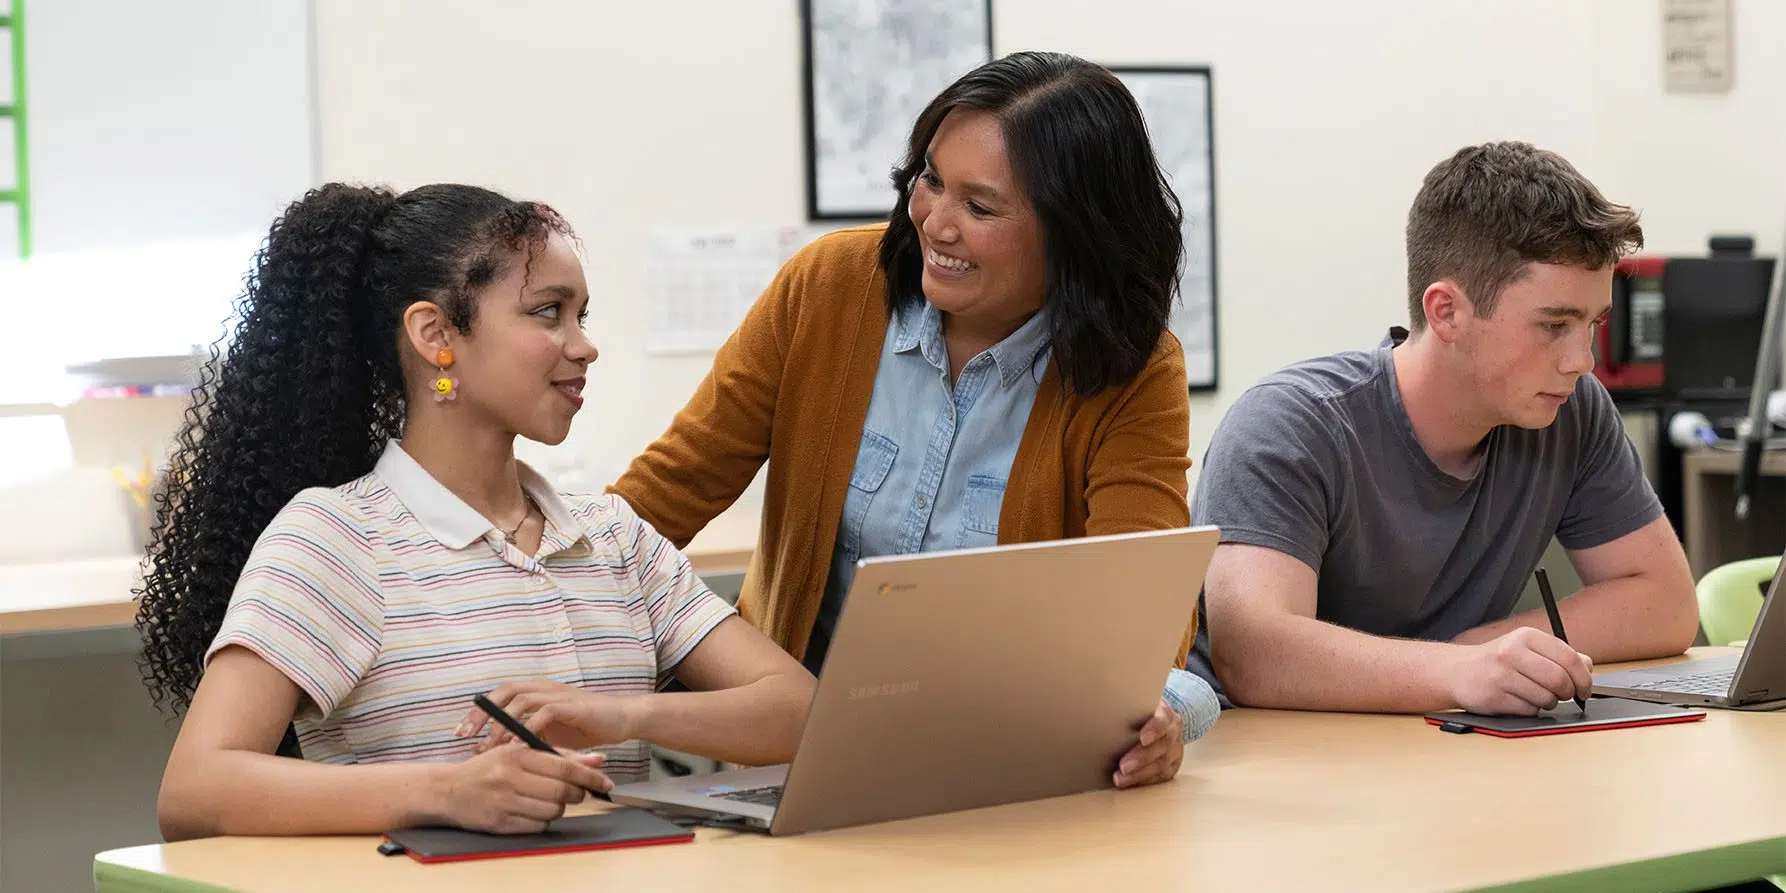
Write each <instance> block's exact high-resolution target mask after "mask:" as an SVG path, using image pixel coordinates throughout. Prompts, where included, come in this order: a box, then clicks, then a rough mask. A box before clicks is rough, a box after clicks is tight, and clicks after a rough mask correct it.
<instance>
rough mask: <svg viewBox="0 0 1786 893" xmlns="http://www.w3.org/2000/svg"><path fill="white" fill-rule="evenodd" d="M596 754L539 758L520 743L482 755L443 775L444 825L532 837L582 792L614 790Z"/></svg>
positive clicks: (539, 753) (545, 755)
mask: <svg viewBox="0 0 1786 893" xmlns="http://www.w3.org/2000/svg"><path fill="white" fill-rule="evenodd" d="M602 760H603V756H602V755H601V754H599V753H587V754H585V753H567V752H561V753H557V754H549V753H542V752H540V751H537V750H534V749H533V748H530V747H528V746H527V745H525V744H522V743H520V742H518V741H517V742H513V743H510V744H508V745H506V746H503V747H497V748H494V749H492V750H487V751H485V752H483V753H480V754H478V755H477V756H475V757H472V758H471V759H469V760H466V761H465V762H463V763H459V764H457V765H454V766H452V767H451V768H450V769H448V770H447V783H446V789H445V797H444V799H445V807H444V808H443V809H442V810H441V812H442V816H443V817H444V818H445V819H446V820H447V822H448V823H450V824H453V825H456V826H458V827H460V828H466V829H470V830H472V831H487V832H490V833H493V834H533V833H537V832H539V831H543V830H545V828H546V824H547V823H548V822H550V821H552V820H553V819H555V818H558V817H559V816H561V815H564V807H565V805H566V804H570V803H578V802H581V801H582V799H583V797H584V793H585V791H586V790H596V791H604V792H605V791H607V790H609V789H610V788H612V787H613V786H614V783H613V782H612V781H610V780H609V779H608V776H607V775H605V774H603V773H602V771H601V770H600V769H598V768H597V767H598V766H600V765H601V764H602Z"/></svg>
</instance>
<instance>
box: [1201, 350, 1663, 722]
mask: <svg viewBox="0 0 1786 893" xmlns="http://www.w3.org/2000/svg"><path fill="white" fill-rule="evenodd" d="M1401 334H1402V333H1401V332H1400V331H1395V330H1392V335H1391V337H1392V339H1395V340H1399V338H1397V336H1400V335H1401ZM1661 514H1662V505H1661V502H1660V501H1659V500H1657V498H1656V494H1655V491H1654V490H1652V489H1651V488H1650V485H1649V481H1648V480H1647V479H1645V478H1644V476H1643V468H1642V464H1641V462H1640V461H1639V460H1638V456H1637V450H1636V448H1635V447H1633V446H1632V444H1631V442H1630V440H1629V439H1628V438H1627V437H1626V436H1625V431H1624V426H1623V425H1622V423H1621V422H1620V419H1619V414H1618V410H1617V409H1616V408H1615V407H1614V406H1613V404H1612V398H1611V396H1609V395H1608V394H1607V393H1606V388H1605V386H1604V385H1602V384H1600V382H1599V380H1598V379H1596V378H1594V377H1593V376H1591V375H1584V376H1582V377H1581V379H1580V380H1579V381H1578V382H1577V383H1576V385H1575V393H1574V395H1573V396H1572V397H1570V399H1569V401H1568V402H1567V403H1565V404H1563V406H1562V408H1561V409H1560V410H1559V411H1558V413H1557V418H1556V421H1555V422H1553V423H1552V424H1551V425H1550V426H1549V427H1546V428H1541V429H1538V430H1527V429H1524V428H1519V427H1516V426H1512V425H1503V426H1501V427H1499V428H1496V429H1494V430H1493V431H1492V432H1490V434H1489V436H1488V441H1487V445H1486V452H1485V454H1484V455H1483V457H1482V462H1481V465H1480V466H1479V468H1478V469H1477V472H1476V476H1475V477H1474V478H1471V479H1469V480H1463V479H1460V478H1456V477H1453V476H1451V475H1449V474H1447V473H1445V472H1444V471H1441V470H1440V469H1439V467H1438V466H1437V465H1435V464H1433V461H1432V459H1431V458H1430V457H1429V456H1427V454H1426V452H1425V450H1423V449H1422V448H1421V446H1420V443H1419V442H1418V441H1416V440H1415V439H1414V429H1413V426H1412V425H1411V424H1410V423H1409V421H1408V413H1407V410H1406V409H1405V408H1404V407H1403V406H1402V399H1401V390H1400V388H1399V387H1397V385H1396V380H1395V365H1394V363H1393V362H1392V361H1391V359H1390V347H1389V345H1388V342H1385V344H1384V346H1382V347H1379V348H1378V349H1376V350H1373V351H1352V352H1348V353H1341V354H1336V355H1334V356H1329V357H1321V358H1318V359H1314V360H1308V361H1306V362H1302V363H1298V364H1296V365H1293V366H1290V367H1288V368H1286V369H1283V370H1280V371H1278V372H1276V373H1274V374H1272V375H1270V376H1268V377H1267V378H1265V379H1263V380H1262V381H1260V382H1259V383H1258V384H1257V385H1255V386H1253V387H1252V388H1251V389H1249V390H1248V391H1247V392H1246V393H1245V394H1243V395H1241V397H1240V399H1239V400H1237V401H1235V403H1234V406H1233V407H1232V408H1231V409H1229V411H1228V414H1227V416H1226V417H1224V418H1223V420H1222V422H1221V424H1220V425H1219V426H1218V427H1217V428H1216V431H1215V434H1214V436H1213V437H1212V438H1211V441H1210V445H1209V451H1208V453H1207V454H1206V455H1205V457H1204V460H1203V469H1202V472H1201V474H1200V475H1199V477H1198V480H1197V491H1196V493H1195V494H1194V496H1193V498H1192V500H1191V519H1192V523H1194V524H1214V525H1216V526H1219V527H1220V528H1221V529H1222V542H1224V543H1248V544H1251V545H1256V546H1265V547H1268V548H1271V549H1276V550H1278V551H1280V552H1283V553H1285V554H1287V555H1290V556H1292V557H1294V558H1296V559H1297V560H1299V561H1301V562H1303V563H1304V564H1307V565H1308V566H1309V567H1311V568H1314V569H1315V571H1316V573H1318V574H1319V575H1320V582H1319V584H1318V593H1317V601H1316V606H1315V616H1316V617H1317V618H1318V619H1320V620H1323V621H1326V622H1328V623H1334V624H1338V625H1340V626H1345V627H1349V628H1351V629H1356V630H1360V631H1362V632H1366V633H1371V634H1374V635H1380V636H1394V637H1398V638H1412V639H1427V640H1435V641H1443V640H1446V639H1450V638H1452V637H1453V636H1456V635H1457V634H1458V633H1461V632H1463V631H1465V630H1467V629H1470V628H1471V627H1475V626H1479V625H1481V624H1483V623H1487V622H1490V621H1494V620H1500V619H1502V618H1505V617H1506V616H1508V615H1509V614H1511V613H1512V610H1513V605H1514V603H1515V602H1517V601H1518V599H1519V596H1520V593H1521V592H1523V591H1524V589H1525V584H1526V581H1527V580H1528V579H1529V578H1530V577H1531V575H1532V570H1533V569H1534V568H1536V567H1537V566H1538V562H1539V559H1540V558H1541V557H1542V556H1543V554H1544V550H1545V549H1546V547H1548V546H1549V544H1550V540H1551V537H1552V536H1555V537H1556V539H1557V540H1558V541H1559V542H1560V543H1561V544H1562V545H1563V547H1564V548H1566V549H1586V548H1590V547H1593V546H1598V545H1602V544H1604V543H1608V542H1611V541H1613V540H1616V539H1618V538H1619V537H1622V536H1624V535H1626V534H1628V533H1631V532H1633V531H1635V530H1638V529H1639V528H1641V527H1643V526H1644V525H1645V524H1648V523H1650V522H1651V521H1653V520H1655V519H1656V518H1658V517H1660V516H1661ZM1201 616H1203V617H1205V618H1207V617H1208V616H1209V615H1208V613H1207V612H1204V613H1203V614H1202V615H1201ZM1221 634H1222V631H1221V630H1220V629H1212V628H1211V624H1209V623H1208V622H1207V621H1206V622H1205V623H1204V624H1203V625H1202V629H1201V630H1199V632H1198V635H1197V643H1196V645H1195V647H1194V648H1193V649H1192V653H1191V655H1190V661H1189V665H1190V668H1191V669H1192V670H1193V671H1194V672H1196V673H1197V674H1198V675H1200V676H1202V677H1203V678H1205V679H1206V680H1208V681H1209V682H1210V684H1211V685H1216V687H1217V691H1220V690H1221V689H1220V686H1219V685H1218V684H1217V682H1216V679H1215V673H1214V670H1213V669H1212V668H1211V666H1210V663H1209V636H1211V635H1214V636H1216V637H1218V638H1219V637H1220V636H1221Z"/></svg>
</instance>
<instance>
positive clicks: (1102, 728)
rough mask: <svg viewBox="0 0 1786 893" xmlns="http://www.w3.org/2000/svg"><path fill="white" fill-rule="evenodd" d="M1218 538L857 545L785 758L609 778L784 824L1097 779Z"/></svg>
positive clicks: (862, 817) (635, 801)
mask: <svg viewBox="0 0 1786 893" xmlns="http://www.w3.org/2000/svg"><path fill="white" fill-rule="evenodd" d="M1218 537H1219V532H1218V531H1217V530H1216V529H1215V528H1213V527H1198V528H1184V529H1179V530H1160V531H1147V532H1141V533H1130V534H1120V535H1112V536H1098V537H1086V538H1083V539H1076V540H1059V541H1054V542H1044V543H1025V544H1019V545H1008V546H997V547H991V548H983V549H962V550H956V551H945V552H928V553H917V554H910V555H889V556H884V557H879V558H869V559H865V560H863V561H861V562H860V563H859V564H858V568H859V570H858V571H857V574H856V578H855V582H854V584H853V585H852V586H851V588H850V595H849V600H848V601H847V602H846V603H845V605H844V608H843V613H842V615H841V616H840V617H839V619H838V630H837V637H836V638H835V639H834V640H833V642H832V645H831V652H830V654H829V656H828V658H827V660H826V662H825V669H824V673H823V674H822V675H821V677H820V678H819V685H818V690H817V692H816V693H815V694H814V696H813V703H812V708H811V710H810V711H809V712H808V714H807V719H806V728H805V731H804V732H803V733H802V735H801V739H800V747H799V751H798V753H797V754H796V756H795V758H794V762H793V763H792V764H791V765H790V766H773V767H761V768H753V769H745V770H740V771H737V772H724V773H718V774H715V775H706V776H690V777H687V778H678V779H670V780H666V781H661V782H644V783H639V784H624V785H619V786H617V787H615V788H614V790H613V791H612V792H611V794H612V796H613V798H614V802H616V803H627V804H632V805H636V806H648V807H651V808H654V809H658V810H660V811H663V810H670V811H676V812H681V813H686V814H693V815H715V814H716V815H725V816H737V817H739V818H740V819H741V820H743V821H744V822H745V823H747V824H748V825H750V826H751V827H755V828H758V829H765V830H768V831H769V832H770V833H771V834H776V835H788V834H799V833H803V832H806V831H816V830H823V829H828V828H838V827H844V826H849V825H860V824H865V823H869V822H878V821H886V820H890V819H898V818H908V817H911V816H919V815H929V814H934V813H941V812H950V811H955V810H963V809H972V808H975V807H981V806H991V805H994V804H1000V803H1011V802H1016V801H1023V800H1035V799H1041V798H1046V797H1055V796H1060V795H1063V794H1071V793H1078V792H1083V791H1092V790H1098V789H1100V788H1108V787H1110V786H1111V785H1112V784H1113V778H1112V776H1113V775H1114V773H1115V769H1116V762H1117V760H1118V759H1119V758H1121V757H1122V755H1123V754H1124V753H1125V752H1127V750H1128V749H1129V748H1130V747H1132V746H1133V745H1134V743H1135V733H1136V730H1138V729H1140V728H1141V725H1142V723H1143V722H1145V721H1146V719H1147V718H1148V716H1150V715H1151V714H1152V713H1153V711H1154V708H1155V707H1156V706H1157V705H1158V704H1159V701H1160V690H1161V688H1162V687H1163V685H1164V683H1165V680H1166V674H1167V670H1168V668H1169V667H1171V665H1172V663H1173V660H1174V658H1175V656H1176V655H1175V652H1176V651H1177V650H1178V647H1179V645H1180V643H1181V642H1182V636H1183V635H1184V630H1185V627H1186V626H1187V625H1188V624H1189V623H1190V619H1191V614H1192V611H1193V610H1194V608H1195V603H1196V593H1197V590H1198V588H1199V587H1200V584H1201V582H1202V580H1203V574H1204V572H1205V571H1206V570H1207V569H1208V567H1209V559H1210V557H1211V555H1213V554H1214V552H1215V547H1216V542H1217V539H1218Z"/></svg>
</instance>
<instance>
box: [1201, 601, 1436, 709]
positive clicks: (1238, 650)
mask: <svg viewBox="0 0 1786 893" xmlns="http://www.w3.org/2000/svg"><path fill="white" fill-rule="evenodd" d="M1269 623H1270V628H1269V629H1253V630H1249V631H1247V632H1245V633H1243V634H1240V635H1235V634H1233V633H1226V630H1225V636H1224V641H1225V642H1226V643H1227V644H1226V647H1227V648H1228V649H1232V650H1233V651H1234V652H1235V653H1233V654H1231V655H1223V654H1222V648H1223V646H1222V645H1221V644H1216V645H1215V646H1214V650H1213V651H1212V654H1211V656H1212V657H1213V658H1214V659H1215V666H1216V672H1217V674H1218V676H1219V678H1220V679H1221V681H1222V686H1223V688H1224V689H1225V690H1226V691H1227V693H1228V697H1229V699H1230V700H1232V701H1234V703H1236V704H1240V705H1242V706H1248V707H1275V708H1282V709H1292V710H1334V711H1349V712H1360V713H1425V712H1428V711H1432V710H1444V709H1448V708H1450V707H1455V706H1457V705H1456V704H1455V703H1453V702H1452V697H1451V695H1450V693H1449V692H1448V691H1447V690H1446V688H1445V684H1444V680H1443V679H1442V678H1441V676H1440V675H1439V673H1438V672H1437V671H1436V670H1435V669H1434V668H1435V667H1436V666H1438V665H1439V664H1441V663H1442V661H1443V660H1444V659H1445V657H1446V656H1447V655H1448V654H1449V653H1450V652H1451V650H1452V649H1453V648H1454V647H1455V646H1452V645H1449V644H1446V643H1442V642H1417V641H1410V640H1406V639H1388V638H1382V637H1378V636H1372V635H1368V634H1366V633H1361V632H1357V631H1355V630H1349V629H1346V628H1344V627H1340V626H1335V625H1333V624H1331V623H1323V622H1322V621H1319V620H1316V619H1314V618H1312V617H1301V616H1295V615H1291V616H1285V617H1276V618H1272V619H1271V620H1270V622H1269ZM1258 625H1259V626H1263V625H1264V624H1258ZM1229 628H1230V629H1231V628H1232V627H1229Z"/></svg>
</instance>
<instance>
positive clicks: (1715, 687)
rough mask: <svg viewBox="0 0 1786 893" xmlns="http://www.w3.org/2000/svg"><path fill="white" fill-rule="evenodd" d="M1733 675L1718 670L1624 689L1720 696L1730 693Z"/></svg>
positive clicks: (1641, 683) (1658, 680) (1726, 671)
mask: <svg viewBox="0 0 1786 893" xmlns="http://www.w3.org/2000/svg"><path fill="white" fill-rule="evenodd" d="M1734 675H1736V674H1735V672H1733V671H1731V670H1719V671H1717V672H1712V673H1694V674H1692V675H1689V676H1676V677H1674V678H1673V679H1657V680H1654V681H1652V682H1638V683H1635V684H1632V685H1628V686H1625V687H1626V688H1637V689H1643V690H1645V691H1677V692H1681V693H1682V694H1689V695H1721V694H1724V693H1725V692H1728V691H1730V678H1731V677H1732V676H1734Z"/></svg>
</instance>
